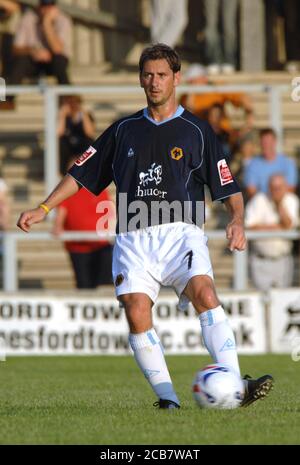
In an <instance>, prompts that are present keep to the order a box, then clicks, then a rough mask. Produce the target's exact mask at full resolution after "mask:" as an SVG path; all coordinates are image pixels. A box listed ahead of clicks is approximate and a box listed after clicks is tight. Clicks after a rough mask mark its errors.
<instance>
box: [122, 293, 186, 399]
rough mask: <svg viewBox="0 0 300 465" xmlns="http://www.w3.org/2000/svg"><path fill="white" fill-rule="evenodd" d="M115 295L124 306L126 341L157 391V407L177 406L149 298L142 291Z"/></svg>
mask: <svg viewBox="0 0 300 465" xmlns="http://www.w3.org/2000/svg"><path fill="white" fill-rule="evenodd" d="M118 298H119V300H120V302H121V303H122V304H123V306H124V307H125V312H126V318H127V321H128V325H129V331H130V334H129V343H130V346H131V348H132V350H133V353H134V357H135V360H136V362H137V364H138V366H139V367H140V369H141V371H142V372H143V374H144V376H145V378H146V379H147V381H148V382H149V384H150V386H151V387H152V389H153V391H154V392H155V394H156V395H157V397H158V399H159V402H158V405H159V407H161V408H176V407H177V408H178V407H179V400H178V398H177V396H176V393H175V391H174V388H173V385H172V381H171V377H170V374H169V371H168V368H167V365H166V361H165V357H164V352H163V347H162V345H161V342H160V340H159V337H158V335H157V333H156V331H155V329H154V328H153V323H152V313H151V308H152V305H153V302H152V300H151V299H150V297H149V296H148V295H147V294H144V293H142V292H140V293H139V292H136V293H130V294H123V295H120V296H119V297H118Z"/></svg>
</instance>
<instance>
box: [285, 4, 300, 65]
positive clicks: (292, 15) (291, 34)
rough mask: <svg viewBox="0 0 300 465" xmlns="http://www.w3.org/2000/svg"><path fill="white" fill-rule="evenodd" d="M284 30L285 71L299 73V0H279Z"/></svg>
mask: <svg viewBox="0 0 300 465" xmlns="http://www.w3.org/2000/svg"><path fill="white" fill-rule="evenodd" d="M280 3H281V8H282V11H283V16H284V30H285V50H286V60H287V63H286V65H285V67H286V69H287V71H289V72H291V73H296V72H297V71H300V48H299V44H300V4H299V0H284V1H282V0H281V2H280Z"/></svg>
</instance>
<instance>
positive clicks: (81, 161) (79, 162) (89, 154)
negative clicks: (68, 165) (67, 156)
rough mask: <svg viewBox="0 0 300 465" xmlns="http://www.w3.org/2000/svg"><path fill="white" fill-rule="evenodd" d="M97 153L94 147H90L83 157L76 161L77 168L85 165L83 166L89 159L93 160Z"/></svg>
mask: <svg viewBox="0 0 300 465" xmlns="http://www.w3.org/2000/svg"><path fill="white" fill-rule="evenodd" d="M96 152H97V150H96V149H94V147H92V146H91V145H90V146H89V148H88V149H87V150H86V151H85V152H84V153H83V154H82V155H80V157H79V158H78V159H77V160H76V161H75V165H77V166H81V165H83V164H84V163H85V162H86V161H87V160H88V159H89V158H91V157H92V156H93V155H94V154H95V153H96Z"/></svg>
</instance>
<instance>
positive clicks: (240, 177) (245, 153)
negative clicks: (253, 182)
mask: <svg viewBox="0 0 300 465" xmlns="http://www.w3.org/2000/svg"><path fill="white" fill-rule="evenodd" d="M255 152H256V148H255V143H254V136H253V134H252V133H248V134H246V135H245V136H244V137H242V138H241V139H239V140H238V142H237V144H236V148H235V151H234V153H233V156H232V160H231V162H230V170H231V172H232V174H233V175H234V177H235V178H236V179H237V181H238V183H239V186H240V188H241V189H242V192H243V194H244V200H247V195H246V194H247V193H246V189H245V182H244V173H245V170H246V168H247V166H248V165H249V163H250V161H251V160H252V158H253V157H254V155H255ZM245 197H246V199H245Z"/></svg>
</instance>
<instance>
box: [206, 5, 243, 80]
mask: <svg viewBox="0 0 300 465" xmlns="http://www.w3.org/2000/svg"><path fill="white" fill-rule="evenodd" d="M204 8H205V17H206V28H205V32H204V34H205V41H206V48H207V62H208V72H209V73H210V74H218V73H220V71H221V70H222V72H223V73H232V72H233V71H234V70H235V69H236V67H237V34H236V29H237V27H236V25H237V9H238V0H226V2H225V1H224V0H222V1H221V0H205V2H204ZM220 10H221V11H220ZM219 13H221V18H222V30H223V38H222V39H223V40H221V32H220V30H219V28H218V25H219ZM222 45H223V46H222Z"/></svg>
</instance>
